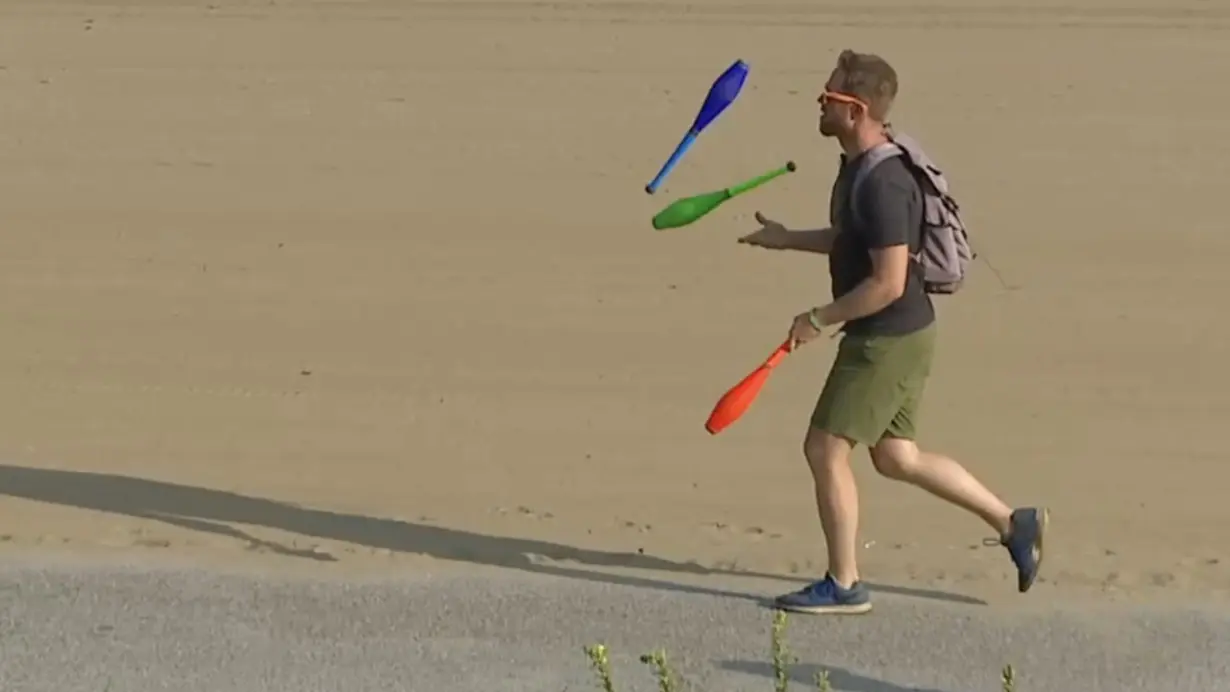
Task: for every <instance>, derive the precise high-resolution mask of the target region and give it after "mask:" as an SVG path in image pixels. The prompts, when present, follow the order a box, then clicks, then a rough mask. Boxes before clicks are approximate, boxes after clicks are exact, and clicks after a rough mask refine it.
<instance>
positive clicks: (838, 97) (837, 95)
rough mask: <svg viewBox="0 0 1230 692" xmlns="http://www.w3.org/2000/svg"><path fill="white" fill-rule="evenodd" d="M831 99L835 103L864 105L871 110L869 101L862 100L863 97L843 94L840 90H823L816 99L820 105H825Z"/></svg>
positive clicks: (864, 107)
mask: <svg viewBox="0 0 1230 692" xmlns="http://www.w3.org/2000/svg"><path fill="white" fill-rule="evenodd" d="M830 101H832V102H833V103H849V104H852V105H855V106H862V107H863V109H864V110H870V108H869V107H868V106H867V102H866V101H864V100H862V99H861V98H859V97H857V96H851V95H849V94H843V93H841V92H838V91H824V92H821V93H820V98H818V99H816V102H817V103H819V104H820V105H824V104H826V103H828V102H830Z"/></svg>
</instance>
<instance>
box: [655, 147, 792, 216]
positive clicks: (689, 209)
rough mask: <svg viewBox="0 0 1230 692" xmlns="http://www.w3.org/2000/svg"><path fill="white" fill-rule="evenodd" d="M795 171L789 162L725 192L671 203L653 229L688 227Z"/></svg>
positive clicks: (705, 194)
mask: <svg viewBox="0 0 1230 692" xmlns="http://www.w3.org/2000/svg"><path fill="white" fill-rule="evenodd" d="M794 169H795V165H794V161H787V162H786V165H785V166H782V167H781V168H778V169H775V170H772V171H769V172H768V173H765V174H764V175H758V176H756V177H755V178H752V179H751V180H747V181H745V182H742V183H739V184H738V185H735V186H733V187H728V188H726V189H724V190H716V191H714V192H706V193H704V194H702V195H693V196H692V197H684V198H683V199H677V200H675V201H674V202H671V203H670V204H669V205H667V207H666V208H665V209H663V210H662V211H660V212H658V214H657V216H654V217H653V227H654V228H656V229H658V230H659V231H660V230H662V229H665V228H679V227H680V226H686V225H688V224H690V223H692V222H693V221H695V220H697V219H699V218H700V217H702V216H704V215H705V214H708V213H709V212H711V211H713V210H714V209H717V208H718V206H719V205H721V204H722V202H725V201H726V200H728V199H730V198H731V197H735V196H737V195H741V194H743V193H744V192H747V191H748V190H751V189H753V188H757V187H760V186H761V185H764V184H765V183H767V182H769V181H770V180H772V179H774V178H776V177H778V176H779V175H785V174H786V173H791V172H793V171H794Z"/></svg>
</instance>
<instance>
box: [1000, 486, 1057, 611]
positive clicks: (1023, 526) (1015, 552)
mask: <svg viewBox="0 0 1230 692" xmlns="http://www.w3.org/2000/svg"><path fill="white" fill-rule="evenodd" d="M1049 518H1050V514H1049V512H1048V511H1047V510H1046V509H1045V508H1038V507H1027V508H1024V509H1018V510H1015V511H1014V512H1013V513H1012V527H1011V528H1010V529H1009V530H1008V535H1007V536H1004V537H1003V538H1001V539H1000V541H999V542H1000V545H1002V546H1004V547H1005V548H1007V549H1008V554H1009V555H1011V556H1012V562H1013V564H1015V565H1016V574H1017V589H1018V590H1019V591H1020V592H1021V593H1025V592H1026V591H1029V587H1031V586H1033V585H1034V579H1036V578H1037V577H1038V568H1039V567H1041V566H1042V534H1043V533H1045V532H1046V523H1047V521H1048V519H1049Z"/></svg>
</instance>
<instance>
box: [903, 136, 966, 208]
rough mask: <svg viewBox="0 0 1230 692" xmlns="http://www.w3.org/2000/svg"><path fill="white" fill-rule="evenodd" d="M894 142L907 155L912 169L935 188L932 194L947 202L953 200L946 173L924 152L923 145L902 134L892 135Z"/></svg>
mask: <svg viewBox="0 0 1230 692" xmlns="http://www.w3.org/2000/svg"><path fill="white" fill-rule="evenodd" d="M892 142H893V144H895V145H896V146H897V149H898V151H900V152H901V153H902V154H904V155H905V158H906V160H907V161H909V164H910V167H911V168H913V169H914V170H915V171H916V172H918V173H921V174H922V175H923V177H925V178H926V179H927V182H929V183H930V184H931V187H932V188H933V190H932V192H933V193H934V194H937V195H939V196H940V197H942V198H944V199H945V200H951V197H952V195H951V194H950V193H949V190H948V179H947V178H945V177H944V172H943V171H942V170H940V167H939V166H937V165H936V164H935V161H934V160H932V158H931V157H930V156H928V155H927V152H926V151H924V150H923V148H922V145H920V144H919V143H918V142H917V141H916V140H915V139H914V138H913V137H910V136H909V135H901V134H894V135H892ZM924 192H925V191H924Z"/></svg>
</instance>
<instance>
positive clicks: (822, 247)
mask: <svg viewBox="0 0 1230 692" xmlns="http://www.w3.org/2000/svg"><path fill="white" fill-rule="evenodd" d="M835 237H837V231H836V230H834V229H832V228H816V229H812V230H806V231H790V236H789V238H790V240H789V245H788V246H787V248H786V249H788V250H801V251H803V252H817V253H820V254H822V255H827V254H828V253H829V252H831V251H832V250H833V238H835Z"/></svg>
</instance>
